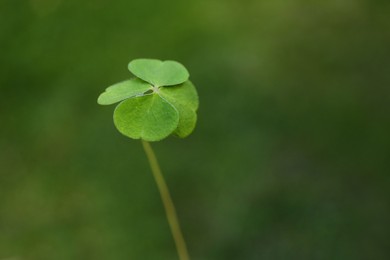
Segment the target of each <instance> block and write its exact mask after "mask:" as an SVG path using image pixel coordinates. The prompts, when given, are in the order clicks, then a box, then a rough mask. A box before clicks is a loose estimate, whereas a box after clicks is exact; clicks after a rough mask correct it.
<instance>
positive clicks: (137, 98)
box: [98, 59, 199, 141]
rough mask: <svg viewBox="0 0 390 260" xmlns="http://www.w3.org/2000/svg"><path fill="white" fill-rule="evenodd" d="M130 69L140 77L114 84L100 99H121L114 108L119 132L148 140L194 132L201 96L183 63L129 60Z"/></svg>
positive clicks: (107, 101)
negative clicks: (199, 96)
mask: <svg viewBox="0 0 390 260" xmlns="http://www.w3.org/2000/svg"><path fill="white" fill-rule="evenodd" d="M129 69H130V71H131V72H132V73H133V74H134V75H136V76H137V77H138V78H132V79H129V80H126V81H123V82H120V83H117V84H114V85H112V86H110V87H108V88H107V89H106V90H105V92H103V93H102V94H100V96H99V98H98V104H100V105H111V104H114V103H117V102H120V103H119V105H118V106H117V107H116V109H115V111H114V124H115V126H116V128H117V129H118V130H119V132H120V133H122V134H123V135H125V136H128V137H130V138H133V139H143V140H145V141H159V140H162V139H164V138H166V137H168V136H169V135H171V134H174V135H176V136H178V137H181V138H184V137H187V136H188V135H189V134H191V133H192V132H193V130H194V128H195V125H196V120H197V115H196V111H197V109H198V106H199V99H198V94H197V92H196V89H195V87H194V85H193V84H192V83H191V82H190V81H189V80H188V77H189V74H188V72H187V70H186V69H185V68H184V66H183V65H181V64H180V63H178V62H175V61H164V62H162V61H159V60H149V59H138V60H134V61H132V62H130V63H129Z"/></svg>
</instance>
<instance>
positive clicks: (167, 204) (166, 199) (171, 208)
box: [142, 140, 190, 260]
mask: <svg viewBox="0 0 390 260" xmlns="http://www.w3.org/2000/svg"><path fill="white" fill-rule="evenodd" d="M142 146H143V147H144V150H145V153H146V156H147V157H148V160H149V164H150V168H151V169H152V173H153V177H154V179H155V180H156V183H157V187H158V190H159V192H160V196H161V199H162V201H163V204H164V208H165V213H166V215H167V219H168V223H169V227H170V228H171V232H172V235H173V239H174V240H175V244H176V249H177V253H178V255H179V259H180V260H189V259H190V257H189V255H188V251H187V246H186V243H185V241H184V237H183V234H182V232H181V229H180V225H179V220H178V218H177V214H176V209H175V205H174V204H173V201H172V198H171V195H170V193H169V190H168V186H167V184H166V183H165V180H164V177H163V175H162V173H161V170H160V166H159V164H158V161H157V158H156V155H155V154H154V152H153V149H152V146H151V145H150V144H149V143H148V142H146V141H144V140H142Z"/></svg>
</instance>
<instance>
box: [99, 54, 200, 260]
mask: <svg viewBox="0 0 390 260" xmlns="http://www.w3.org/2000/svg"><path fill="white" fill-rule="evenodd" d="M128 69H129V71H130V72H131V73H132V74H133V75H134V77H133V78H130V79H128V80H125V81H122V82H119V83H117V84H114V85H112V86H110V87H108V88H107V89H106V90H105V91H104V92H103V93H102V94H100V96H99V98H98V104H100V105H111V104H115V103H119V104H118V105H117V106H116V108H115V111H114V124H115V126H116V128H117V129H118V131H119V132H120V133H122V134H123V135H125V136H127V137H130V138H132V139H141V141H142V144H143V147H144V150H145V152H146V155H147V157H148V160H149V164H150V166H151V169H152V172H153V176H154V178H155V180H156V183H157V186H158V189H159V191H160V195H161V198H162V201H163V204H164V207H165V211H166V214H167V219H168V223H169V225H170V228H171V231H172V235H173V237H174V240H175V243H176V248H177V250H178V254H179V257H180V259H181V260H185V259H189V256H188V252H187V248H186V244H185V241H184V238H183V235H182V232H181V230H180V226H179V222H178V219H177V215H176V210H175V207H174V204H173V202H172V199H171V196H170V194H169V190H168V187H167V185H166V183H165V181H164V178H163V175H162V173H161V170H160V167H159V165H158V162H157V159H156V156H155V154H154V152H153V149H152V147H151V145H150V143H149V142H154V141H160V140H162V139H164V138H166V137H168V136H170V135H175V136H178V137H180V138H184V137H187V136H188V135H189V134H191V133H192V131H193V130H194V128H195V125H196V120H197V115H196V111H197V109H198V105H199V99H198V94H197V92H196V89H195V87H194V85H193V84H192V83H191V81H189V80H188V78H189V73H188V71H187V69H186V68H185V67H184V66H183V65H182V64H180V63H178V62H176V61H160V60H155V59H136V60H133V61H131V62H130V63H129V65H128Z"/></svg>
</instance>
